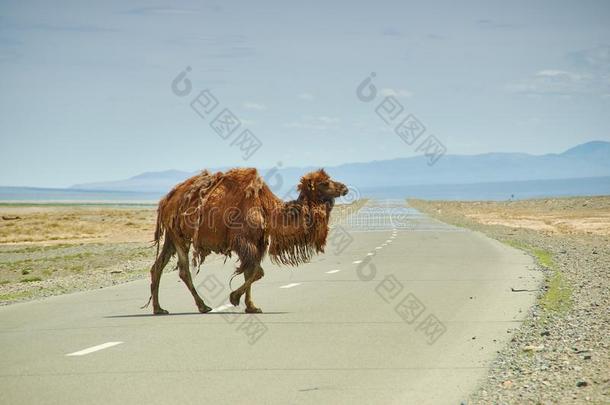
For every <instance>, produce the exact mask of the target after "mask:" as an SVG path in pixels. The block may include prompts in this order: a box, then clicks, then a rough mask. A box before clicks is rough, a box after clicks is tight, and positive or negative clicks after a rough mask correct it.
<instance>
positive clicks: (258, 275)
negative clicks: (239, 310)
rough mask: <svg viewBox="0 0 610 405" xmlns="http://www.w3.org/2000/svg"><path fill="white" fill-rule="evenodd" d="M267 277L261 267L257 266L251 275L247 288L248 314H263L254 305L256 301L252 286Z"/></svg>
mask: <svg viewBox="0 0 610 405" xmlns="http://www.w3.org/2000/svg"><path fill="white" fill-rule="evenodd" d="M264 275H265V271H264V270H263V268H262V267H261V265H260V264H259V265H257V266H256V267H255V268H254V269H253V270H251V273H250V279H251V281H250V283H249V284H248V286H247V287H246V312H247V313H260V312H263V311H262V310H261V309H260V308H258V307H257V306H256V305H254V301H252V284H254V282H255V281H258V280H260V279H261V278H263V276H264Z"/></svg>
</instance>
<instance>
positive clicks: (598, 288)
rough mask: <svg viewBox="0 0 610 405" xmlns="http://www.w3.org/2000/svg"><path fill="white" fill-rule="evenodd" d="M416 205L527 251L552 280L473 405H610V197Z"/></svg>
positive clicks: (413, 202)
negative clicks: (590, 404)
mask: <svg viewBox="0 0 610 405" xmlns="http://www.w3.org/2000/svg"><path fill="white" fill-rule="evenodd" d="M409 204H410V205H411V206H413V207H414V208H416V209H419V210H420V211H422V212H425V213H427V214H429V215H431V216H433V217H436V218H438V219H440V220H441V221H443V222H447V223H451V224H454V225H457V226H461V227H465V228H470V229H473V230H476V231H479V232H482V233H484V234H486V235H488V236H490V237H492V238H495V239H498V240H500V241H502V242H505V243H507V244H510V245H511V246H514V247H516V248H518V249H523V250H525V251H527V252H528V253H530V254H531V255H532V256H533V257H534V258H535V259H536V261H537V263H538V267H539V269H540V271H542V272H543V274H544V275H545V277H544V282H543V285H542V286H541V288H540V292H539V294H538V300H537V303H536V305H535V306H534V307H533V308H532V309H531V311H530V313H529V314H528V317H527V319H526V321H525V322H524V324H523V325H522V326H521V327H520V328H519V329H518V330H517V331H515V334H514V338H513V339H512V341H511V342H510V344H509V345H508V346H507V347H505V348H504V349H503V350H501V351H500V352H499V353H498V357H497V359H496V360H495V361H494V363H493V364H492V366H491V368H490V370H489V375H488V377H487V379H486V380H485V381H484V382H483V383H482V384H481V387H480V389H479V390H478V391H477V392H476V393H475V394H474V395H473V396H472V398H470V401H469V403H476V404H589V403H595V404H610V196H602V197H577V198H557V199H536V200H523V201H505V202H486V201H485V202H481V201H473V202H459V201H423V200H409ZM515 293H518V292H515Z"/></svg>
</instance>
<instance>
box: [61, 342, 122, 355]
mask: <svg viewBox="0 0 610 405" xmlns="http://www.w3.org/2000/svg"><path fill="white" fill-rule="evenodd" d="M121 343H123V342H106V343H102V344H101V345H97V346H92V347H88V348H86V349H83V350H79V351H77V352H74V353H68V354H66V356H84V355H86V354H89V353H93V352H97V351H99V350H104V349H108V348H109V347H112V346H116V345H120V344H121Z"/></svg>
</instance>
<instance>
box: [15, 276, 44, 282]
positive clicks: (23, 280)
mask: <svg viewBox="0 0 610 405" xmlns="http://www.w3.org/2000/svg"><path fill="white" fill-rule="evenodd" d="M20 281H21V282H22V283H31V282H34V281H42V278H41V277H24V278H22V279H21V280H20Z"/></svg>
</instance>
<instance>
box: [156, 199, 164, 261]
mask: <svg viewBox="0 0 610 405" xmlns="http://www.w3.org/2000/svg"><path fill="white" fill-rule="evenodd" d="M164 233H165V228H164V226H163V223H162V222H161V205H160V204H159V209H158V210H157V224H156V226H155V235H154V240H153V246H156V248H157V253H156V255H155V259H156V258H158V257H159V245H160V243H161V238H162V237H163V234H164Z"/></svg>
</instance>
